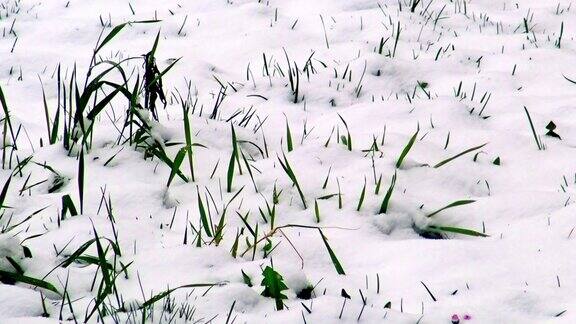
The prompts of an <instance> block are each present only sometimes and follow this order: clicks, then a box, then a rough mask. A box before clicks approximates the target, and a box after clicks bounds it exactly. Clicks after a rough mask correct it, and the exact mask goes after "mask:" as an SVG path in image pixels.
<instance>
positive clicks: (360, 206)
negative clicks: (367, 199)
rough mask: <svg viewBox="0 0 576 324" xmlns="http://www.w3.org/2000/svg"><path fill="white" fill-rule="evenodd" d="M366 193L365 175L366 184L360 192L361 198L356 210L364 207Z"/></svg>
mask: <svg viewBox="0 0 576 324" xmlns="http://www.w3.org/2000/svg"><path fill="white" fill-rule="evenodd" d="M365 195H366V176H364V186H363V187H362V192H361V193H360V198H359V199H358V206H356V211H360V208H362V203H364V196H365Z"/></svg>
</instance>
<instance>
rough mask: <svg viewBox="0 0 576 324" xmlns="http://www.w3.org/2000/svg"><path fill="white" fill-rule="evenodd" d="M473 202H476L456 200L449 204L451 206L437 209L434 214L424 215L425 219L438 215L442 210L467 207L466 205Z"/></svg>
mask: <svg viewBox="0 0 576 324" xmlns="http://www.w3.org/2000/svg"><path fill="white" fill-rule="evenodd" d="M475 201H476V200H458V201H455V202H453V203H451V204H449V205H447V206H444V207H442V208H440V209H438V210H437V211H435V212H433V213H431V214H428V215H426V217H432V216H434V215H436V214H438V213H439V212H441V211H443V210H446V209H448V208H453V207H458V206H463V205H468V204H471V203H473V202H475Z"/></svg>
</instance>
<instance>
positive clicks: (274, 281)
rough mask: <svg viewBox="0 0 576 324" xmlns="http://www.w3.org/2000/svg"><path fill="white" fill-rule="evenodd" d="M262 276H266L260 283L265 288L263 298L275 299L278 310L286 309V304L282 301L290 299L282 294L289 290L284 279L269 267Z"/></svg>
mask: <svg viewBox="0 0 576 324" xmlns="http://www.w3.org/2000/svg"><path fill="white" fill-rule="evenodd" d="M262 275H263V276H264V278H263V279H262V282H261V283H260V285H261V286H262V287H264V291H262V296H264V297H270V298H274V301H275V302H276V310H282V309H284V302H283V301H282V300H284V299H288V297H287V296H286V295H284V294H283V293H282V292H283V291H284V290H288V287H287V286H286V284H285V283H284V278H282V276H281V275H280V274H279V273H278V272H276V271H275V270H274V269H273V268H271V267H269V266H267V267H266V268H265V269H264V271H262Z"/></svg>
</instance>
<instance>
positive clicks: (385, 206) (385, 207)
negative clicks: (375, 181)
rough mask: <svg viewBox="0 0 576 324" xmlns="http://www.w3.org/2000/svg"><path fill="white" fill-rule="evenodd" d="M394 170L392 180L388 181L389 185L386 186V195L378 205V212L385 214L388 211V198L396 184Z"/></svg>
mask: <svg viewBox="0 0 576 324" xmlns="http://www.w3.org/2000/svg"><path fill="white" fill-rule="evenodd" d="M396 175H397V174H396V171H394V175H393V176H392V181H390V187H388V191H386V196H384V200H382V204H381V205H380V210H379V211H378V214H386V212H387V211H388V205H389V204H390V198H392V192H393V191H394V186H396Z"/></svg>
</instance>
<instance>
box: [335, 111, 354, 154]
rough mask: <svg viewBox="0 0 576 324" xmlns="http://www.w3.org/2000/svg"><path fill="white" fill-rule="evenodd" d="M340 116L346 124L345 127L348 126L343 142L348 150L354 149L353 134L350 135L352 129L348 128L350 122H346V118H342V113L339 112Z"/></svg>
mask: <svg viewBox="0 0 576 324" xmlns="http://www.w3.org/2000/svg"><path fill="white" fill-rule="evenodd" d="M338 117H340V120H341V121H342V123H343V124H344V127H346V133H347V135H346V137H344V136H342V142H344V144H345V145H346V147H347V148H348V151H352V135H350V130H349V129H348V124H347V123H346V121H345V120H344V118H342V116H340V114H338Z"/></svg>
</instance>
